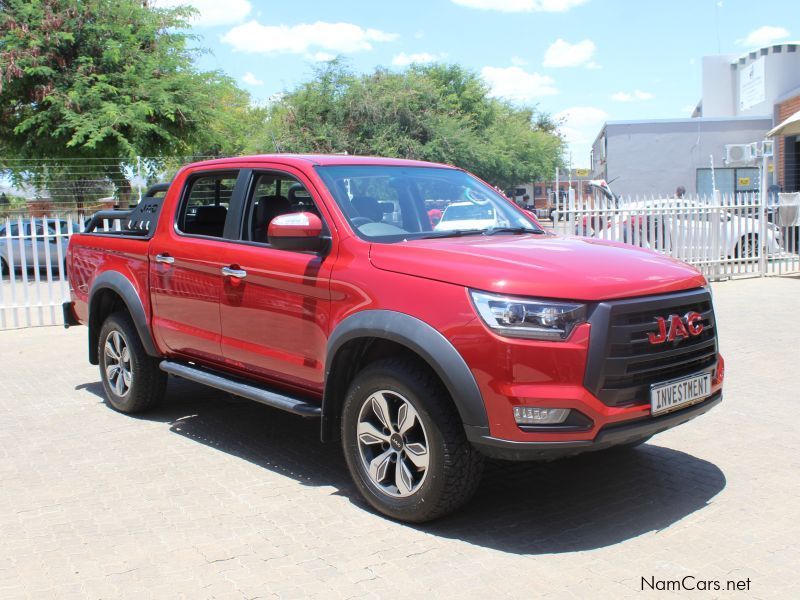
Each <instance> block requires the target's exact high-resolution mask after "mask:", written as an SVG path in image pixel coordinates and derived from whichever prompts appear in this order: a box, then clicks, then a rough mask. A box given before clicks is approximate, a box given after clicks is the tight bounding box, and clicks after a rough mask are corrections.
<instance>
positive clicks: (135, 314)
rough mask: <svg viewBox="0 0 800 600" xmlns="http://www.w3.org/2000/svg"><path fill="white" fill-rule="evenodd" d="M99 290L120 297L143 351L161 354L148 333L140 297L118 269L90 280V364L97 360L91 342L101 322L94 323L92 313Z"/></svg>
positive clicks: (93, 345)
mask: <svg viewBox="0 0 800 600" xmlns="http://www.w3.org/2000/svg"><path fill="white" fill-rule="evenodd" d="M101 290H111V291H113V292H115V293H116V294H117V295H118V296H119V297H120V298H122V301H123V302H124V303H125V307H126V308H127V309H128V313H129V314H130V316H131V319H132V320H133V324H134V326H135V327H136V331H137V332H138V334H139V339H140V340H141V341H142V346H144V350H145V352H147V354H149V355H150V356H155V357H158V356H161V355H160V354H159V352H158V350H157V349H156V344H155V342H154V341H153V336H152V334H151V333H150V324H149V322H148V319H147V313H145V310H144V305H143V304H142V299H141V298H140V297H139V294H138V293H137V292H136V288H135V287H133V284H132V283H131V282H130V280H129V279H128V278H127V277H125V276H124V275H123V274H122V273H120V272H118V271H105V272H103V273H101V274H100V275H98V276H97V277H96V278H95V280H94V282H92V289H91V291H90V292H89V361H90V362H91V363H92V364H97V361H98V356H97V344H95V343H93V340H94V339H95V338H96V336H97V335H99V331H95V328H99V327H100V325H102V324H101V323H94V320H93V319H92V315H93V313H94V311H95V310H96V309H97V307H96V306H95V302H96V300H97V294H98V292H100V291H101Z"/></svg>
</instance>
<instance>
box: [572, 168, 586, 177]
mask: <svg viewBox="0 0 800 600" xmlns="http://www.w3.org/2000/svg"><path fill="white" fill-rule="evenodd" d="M588 176H589V169H575V177H588Z"/></svg>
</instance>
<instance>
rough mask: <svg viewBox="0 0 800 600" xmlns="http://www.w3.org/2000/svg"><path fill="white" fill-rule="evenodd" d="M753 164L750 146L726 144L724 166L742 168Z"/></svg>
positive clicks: (753, 158) (753, 159)
mask: <svg viewBox="0 0 800 600" xmlns="http://www.w3.org/2000/svg"><path fill="white" fill-rule="evenodd" d="M754 163H755V156H753V148H752V145H751V144H726V145H725V164H726V165H727V166H729V167H743V166H748V165H752V164H754Z"/></svg>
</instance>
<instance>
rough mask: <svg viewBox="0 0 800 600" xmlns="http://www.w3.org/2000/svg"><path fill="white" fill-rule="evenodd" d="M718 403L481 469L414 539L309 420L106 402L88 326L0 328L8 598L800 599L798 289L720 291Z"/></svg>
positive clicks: (2, 530)
mask: <svg viewBox="0 0 800 600" xmlns="http://www.w3.org/2000/svg"><path fill="white" fill-rule="evenodd" d="M715 293H716V304H717V313H718V319H719V323H720V325H719V327H720V332H721V345H722V349H723V351H724V352H725V354H726V358H727V372H728V379H727V390H726V396H725V400H724V402H723V404H722V405H721V406H720V407H718V408H717V409H715V410H714V411H712V412H711V413H709V414H707V415H705V416H703V417H701V418H699V419H697V420H696V421H693V422H692V423H690V424H687V425H685V426H683V427H681V428H678V429H675V430H672V431H670V432H667V433H664V434H662V435H660V436H658V437H656V438H654V439H653V440H652V441H651V443H649V444H647V445H646V446H643V447H642V448H641V449H639V450H638V451H635V452H631V453H629V454H627V455H625V454H607V455H605V456H601V455H597V456H588V457H583V458H576V459H571V460H567V461H561V462H556V463H551V464H545V465H528V464H523V465H517V464H502V463H497V464H493V465H491V466H490V468H489V472H488V474H487V476H486V478H485V480H484V482H483V484H482V487H481V488H480V491H479V493H478V495H477V497H476V498H475V500H474V501H473V502H472V503H471V504H470V505H469V506H468V507H467V508H466V509H465V510H463V511H462V512H460V513H459V514H457V515H456V516H454V517H452V518H449V519H446V520H443V521H440V522H437V523H434V524H430V525H426V526H421V527H411V526H408V525H401V524H398V523H394V522H392V521H389V520H386V519H384V518H382V517H380V516H377V515H375V514H373V513H371V512H369V511H368V510H367V509H366V508H365V506H364V505H363V503H362V502H361V500H360V499H359V498H358V497H357V495H356V492H355V490H354V488H353V486H352V485H351V483H350V481H349V478H348V475H347V472H346V470H345V468H344V464H343V460H342V458H341V455H340V452H339V449H338V448H337V447H332V446H328V445H322V444H320V443H319V442H318V439H317V428H316V426H315V425H314V424H312V423H309V422H305V421H303V420H300V419H297V418H295V417H292V416H291V415H287V414H283V413H280V412H278V411H275V410H272V409H269V408H266V407H263V406H260V405H257V404H253V403H249V402H247V401H243V400H237V399H233V398H231V397H226V396H224V395H221V394H220V393H218V392H215V391H210V390H206V389H203V388H201V387H198V386H195V385H191V384H187V383H181V382H178V381H175V380H173V381H171V382H170V386H169V397H168V401H167V402H165V404H164V405H163V406H162V407H161V408H160V409H159V410H157V411H156V412H154V413H152V414H149V415H148V416H147V417H146V418H131V417H126V416H124V415H121V414H118V413H116V412H114V411H112V410H111V409H109V408H108V407H107V406H105V404H104V403H103V400H102V397H101V387H100V384H99V378H98V373H97V369H96V367H92V366H90V365H89V364H88V363H87V361H86V348H85V336H86V330H85V329H83V328H73V329H70V330H68V331H64V330H63V329H60V328H39V329H27V330H18V331H5V332H0V598H3V599H5V598H24V597H29V598H37V599H38V598H47V597H57V598H70V597H76V598H85V597H91V598H137V599H138V598H150V597H152V598H173V597H186V598H256V597H263V598H270V597H276V598H301V597H315V598H326V599H327V598H388V597H395V598H417V597H423V596H425V597H442V598H486V597H492V598H494V597H518V598H533V597H544V598H588V597H601V598H603V597H614V598H617V597H629V596H643V595H645V596H667V597H669V596H673V595H674V594H671V593H669V592H659V593H656V592H652V591H645V592H642V591H641V587H642V582H641V578H642V577H647V578H650V577H651V576H652V577H655V578H656V579H657V580H658V579H660V580H673V579H678V578H682V577H684V576H686V575H691V576H694V577H696V578H697V579H714V580H720V581H722V583H723V585H725V582H726V581H727V580H728V579H735V580H745V579H747V578H749V579H750V591H749V592H733V591H731V592H726V591H720V592H711V593H706V592H694V593H687V592H684V594H682V595H687V596H690V597H703V598H706V597H722V598H728V597H755V598H798V597H800V577H799V576H798V574H797V566H798V565H799V564H800V552H799V551H798V534H800V526H799V525H798V523H800V477H799V476H798V475H799V473H800V469H798V467H799V466H800V458H799V457H800V436H799V435H798V417H797V415H798V398H797V391H796V390H797V382H796V379H797V377H798V374H800V348H798V339H800V310H798V309H800V278H781V279H778V278H775V279H751V280H745V281H736V282H726V283H721V284H718V285H716V286H715Z"/></svg>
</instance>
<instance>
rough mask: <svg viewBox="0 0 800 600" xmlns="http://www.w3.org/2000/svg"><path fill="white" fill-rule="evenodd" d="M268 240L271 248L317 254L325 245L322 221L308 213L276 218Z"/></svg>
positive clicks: (270, 228) (268, 233) (270, 225)
mask: <svg viewBox="0 0 800 600" xmlns="http://www.w3.org/2000/svg"><path fill="white" fill-rule="evenodd" d="M267 238H268V239H269V243H270V245H271V246H273V247H275V248H278V249H280V250H310V251H313V252H317V251H319V250H320V249H322V247H323V246H324V243H325V240H323V238H322V220H321V219H320V218H319V217H318V216H317V215H315V214H314V213H308V212H299V213H290V214H288V215H279V216H277V217H275V218H274V219H272V221H270V223H269V227H268V228H267Z"/></svg>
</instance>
